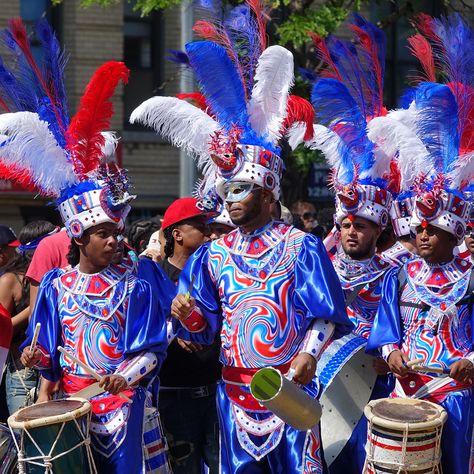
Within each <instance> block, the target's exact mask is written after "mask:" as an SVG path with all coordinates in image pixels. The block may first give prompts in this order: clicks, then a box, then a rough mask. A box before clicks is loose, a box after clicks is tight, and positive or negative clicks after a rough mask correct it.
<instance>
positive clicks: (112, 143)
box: [100, 131, 120, 163]
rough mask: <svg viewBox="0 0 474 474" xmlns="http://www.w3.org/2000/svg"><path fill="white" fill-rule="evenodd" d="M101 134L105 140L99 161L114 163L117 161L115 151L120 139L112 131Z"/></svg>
mask: <svg viewBox="0 0 474 474" xmlns="http://www.w3.org/2000/svg"><path fill="white" fill-rule="evenodd" d="M101 134H102V136H103V137H104V138H105V142H104V145H103V146H102V157H101V159H100V160H101V161H102V163H115V162H116V161H117V157H116V155H115V151H116V150H117V146H118V142H119V140H120V137H119V136H118V135H117V133H116V132H113V131H106V132H101Z"/></svg>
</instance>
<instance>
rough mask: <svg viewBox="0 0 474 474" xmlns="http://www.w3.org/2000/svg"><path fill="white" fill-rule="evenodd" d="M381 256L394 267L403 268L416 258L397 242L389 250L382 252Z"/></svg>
mask: <svg viewBox="0 0 474 474" xmlns="http://www.w3.org/2000/svg"><path fill="white" fill-rule="evenodd" d="M380 256H381V257H382V258H383V259H384V260H387V261H388V262H390V263H392V264H393V265H397V266H402V265H403V264H404V263H405V262H408V260H411V259H412V258H413V257H415V254H414V253H412V252H410V251H409V250H408V249H407V248H406V247H405V246H404V245H403V244H402V243H400V242H395V243H394V244H393V245H392V246H391V247H390V248H389V249H387V250H385V252H382V253H381V254H380Z"/></svg>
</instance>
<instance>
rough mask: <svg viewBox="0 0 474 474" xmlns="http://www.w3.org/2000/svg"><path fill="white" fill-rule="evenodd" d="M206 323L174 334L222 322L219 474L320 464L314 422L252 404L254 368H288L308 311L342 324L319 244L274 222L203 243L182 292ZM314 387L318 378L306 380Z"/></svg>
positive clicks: (335, 286)
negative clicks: (298, 423) (300, 422)
mask: <svg viewBox="0 0 474 474" xmlns="http://www.w3.org/2000/svg"><path fill="white" fill-rule="evenodd" d="M193 275H194V277H195V283H194V286H193V289H192V296H193V297H194V298H195V299H196V302H197V308H198V310H199V311H200V312H201V313H202V314H203V316H204V318H205V320H206V322H207V326H206V327H205V328H204V329H203V330H201V331H200V332H190V331H188V330H186V329H185V328H184V327H182V326H181V325H178V328H177V333H178V336H179V337H181V338H183V339H190V340H193V341H197V342H200V343H204V344H209V343H211V342H212V340H213V338H214V335H215V334H216V332H217V331H220V335H221V343H222V348H221V355H220V359H221V362H222V363H223V365H224V369H223V380H222V381H221V382H220V383H219V386H218V392H217V405H218V412H219V421H220V429H221V448H220V466H221V472H222V474H231V473H235V474H237V473H239V474H240V473H245V474H252V473H258V472H268V469H270V471H271V472H272V473H281V474H283V473H285V474H292V473H295V474H296V473H308V474H309V473H320V472H322V469H323V468H322V461H321V452H320V440H319V429H318V428H317V427H316V428H315V429H313V430H312V431H308V432H304V431H297V430H294V429H293V428H291V427H289V426H287V425H285V424H284V423H283V422H282V421H281V420H280V419H279V418H277V417H276V416H275V415H273V413H271V412H269V411H268V410H266V409H265V408H264V407H262V406H261V405H259V404H258V403H257V401H256V400H255V399H254V398H253V397H252V396H251V394H250V392H249V382H250V379H251V375H252V374H253V373H254V372H255V371H256V370H257V369H259V368H261V367H266V366H275V367H279V368H280V369H281V370H282V372H283V371H284V370H287V369H288V368H289V365H290V363H291V361H292V360H293V358H294V357H295V356H297V355H298V353H299V352H300V351H301V347H302V344H303V342H304V338H305V336H306V333H307V331H309V330H310V327H311V325H312V323H313V322H314V321H315V318H324V319H325V320H329V321H332V322H334V323H335V324H336V331H338V332H339V333H343V332H348V331H349V330H350V328H351V324H350V322H349V320H348V319H347V314H346V311H345V307H344V300H343V295H342V292H341V288H340V284H339V282H338V279H337V276H336V274H335V272H334V269H333V268H332V265H331V263H330V261H329V258H328V257H327V254H326V251H325V249H324V247H323V245H322V243H321V242H320V241H319V240H318V239H317V238H315V237H314V236H312V235H308V234H305V233H304V232H301V231H299V230H297V229H295V228H293V227H291V226H287V225H285V224H282V223H277V222H271V223H269V224H268V225H267V226H265V227H264V228H262V229H259V230H257V231H255V232H253V233H252V234H243V233H242V232H241V231H240V230H239V229H236V230H234V231H233V232H231V233H230V234H228V235H227V236H225V237H223V238H221V239H218V240H216V241H213V242H211V243H210V244H207V245H204V246H202V247H201V248H200V249H198V250H197V251H196V252H195V253H194V254H193V255H192V257H191V258H190V259H189V260H188V262H187V265H186V266H185V268H184V270H183V272H182V273H181V278H180V281H179V293H186V292H187V291H188V286H189V282H190V281H191V279H192V276H193ZM305 389H306V390H308V391H309V392H311V393H313V396H315V382H314V381H313V382H312V383H310V384H309V386H307V387H305Z"/></svg>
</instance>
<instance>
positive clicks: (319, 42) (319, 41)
mask: <svg viewBox="0 0 474 474" xmlns="http://www.w3.org/2000/svg"><path fill="white" fill-rule="evenodd" d="M308 35H309V36H310V38H311V40H312V42H313V45H314V47H315V50H316V57H317V58H318V59H319V60H320V61H322V62H324V63H325V64H326V65H327V66H328V69H325V70H324V71H323V73H322V75H323V77H330V78H333V79H338V80H340V81H342V76H341V74H340V72H339V70H338V68H337V66H336V64H335V62H334V60H333V58H332V56H331V52H330V51H329V48H328V46H327V44H326V41H324V39H323V38H322V37H321V36H320V35H318V34H317V33H314V32H312V31H310V32H309V33H308Z"/></svg>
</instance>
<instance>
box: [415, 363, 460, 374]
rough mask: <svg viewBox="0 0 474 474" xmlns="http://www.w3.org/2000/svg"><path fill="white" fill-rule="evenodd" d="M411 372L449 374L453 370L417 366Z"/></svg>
mask: <svg viewBox="0 0 474 474" xmlns="http://www.w3.org/2000/svg"><path fill="white" fill-rule="evenodd" d="M411 370H413V371H415V372H424V373H428V372H432V373H434V374H446V375H447V374H449V373H450V372H451V369H449V368H446V369H440V368H438V367H430V366H428V365H415V366H414V367H412V368H411Z"/></svg>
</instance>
